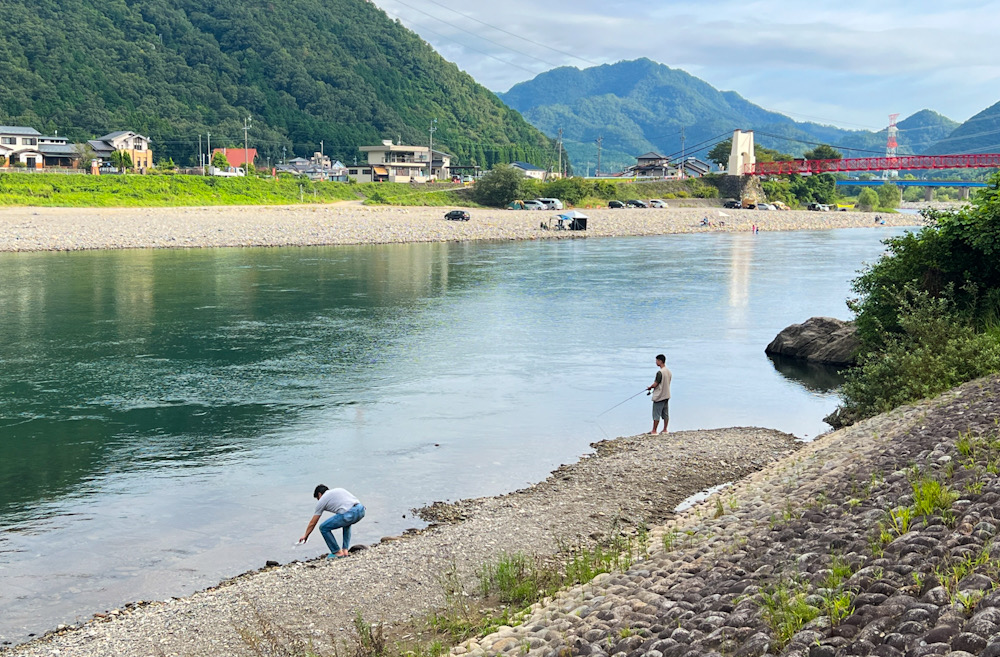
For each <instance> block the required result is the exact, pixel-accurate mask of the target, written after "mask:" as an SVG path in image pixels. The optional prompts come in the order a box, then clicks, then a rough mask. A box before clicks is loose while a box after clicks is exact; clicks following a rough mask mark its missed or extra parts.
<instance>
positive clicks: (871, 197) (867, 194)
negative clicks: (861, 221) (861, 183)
mask: <svg viewBox="0 0 1000 657" xmlns="http://www.w3.org/2000/svg"><path fill="white" fill-rule="evenodd" d="M876 205H878V194H876V193H875V190H874V189H872V188H871V187H865V188H864V189H862V190H861V193H860V194H858V208H859V209H860V210H862V211H864V212H871V211H872V210H874V209H875V206H876Z"/></svg>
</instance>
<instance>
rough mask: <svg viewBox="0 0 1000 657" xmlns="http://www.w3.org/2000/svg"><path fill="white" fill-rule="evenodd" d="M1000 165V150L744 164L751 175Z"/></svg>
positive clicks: (744, 168) (976, 167) (744, 171)
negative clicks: (968, 153)
mask: <svg viewBox="0 0 1000 657" xmlns="http://www.w3.org/2000/svg"><path fill="white" fill-rule="evenodd" d="M993 168H1000V153H977V154H972V155H900V156H896V157H856V158H848V159H843V160H792V161H791V162H756V163H755V164H747V165H746V166H744V167H743V173H744V174H745V175H748V176H787V175H792V174H798V175H800V176H808V175H812V174H817V173H839V172H852V171H853V172H862V171H913V170H930V169H993Z"/></svg>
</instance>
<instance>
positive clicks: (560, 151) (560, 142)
mask: <svg viewBox="0 0 1000 657" xmlns="http://www.w3.org/2000/svg"><path fill="white" fill-rule="evenodd" d="M558 148H559V177H560V178H561V177H562V175H563V170H562V128H559V144H558Z"/></svg>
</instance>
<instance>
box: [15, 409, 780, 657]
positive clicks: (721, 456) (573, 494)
mask: <svg viewBox="0 0 1000 657" xmlns="http://www.w3.org/2000/svg"><path fill="white" fill-rule="evenodd" d="M799 446H800V443H797V442H795V439H794V437H793V436H791V435H790V434H785V433H781V432H778V431H773V430H769V429H758V428H733V429H717V430H711V431H683V432H677V433H672V434H669V435H667V436H661V435H657V436H655V437H653V436H648V435H642V436H635V437H631V438H619V439H616V440H611V441H603V442H600V443H596V444H595V445H594V447H595V448H596V453H595V454H592V455H587V456H584V457H583V458H582V459H581V460H580V461H578V462H577V463H575V464H573V465H566V466H562V467H560V468H559V469H557V470H556V471H555V472H553V473H552V475H551V476H550V477H549V478H548V479H546V480H545V481H543V482H541V483H539V484H536V485H534V486H532V487H530V488H527V489H524V490H520V491H516V492H513V493H510V494H507V495H503V496H499V497H488V498H480V499H474V500H466V501H462V502H457V503H454V504H444V503H435V504H434V505H431V507H428V508H425V509H423V510H421V514H422V515H423V516H424V517H425V519H427V520H430V521H432V522H434V523H435V524H433V525H432V526H431V527H429V528H428V529H425V530H422V531H411V532H410V533H409V535H404V536H402V537H387V538H385V539H383V540H382V541H381V542H380V543H379V544H378V545H375V546H372V547H369V548H368V549H365V550H361V551H358V552H356V553H353V554H352V555H351V556H350V557H349V558H347V559H339V560H334V561H327V560H326V559H319V560H313V561H309V562H295V563H291V564H287V565H284V566H275V567H269V568H265V569H263V570H261V571H255V572H252V573H247V574H244V575H241V576H239V577H235V578H233V579H231V580H228V581H226V582H223V583H222V584H221V585H219V586H218V587H213V588H210V589H207V590H205V591H202V592H199V593H196V594H194V595H192V596H190V597H187V598H183V599H172V600H169V601H154V602H149V601H146V602H139V603H136V604H131V605H126V606H125V607H123V608H122V609H113V610H108V611H102V612H100V613H99V614H97V615H95V616H94V617H93V618H91V619H90V620H88V621H87V622H84V623H82V624H78V625H74V626H71V627H63V628H60V629H58V630H55V631H53V632H51V633H49V634H48V635H46V636H44V637H42V638H40V639H36V640H34V641H32V642H30V643H26V644H22V645H21V646H17V647H9V648H8V649H7V650H9V653H10V654H12V655H18V656H27V655H32V656H43V655H44V656H45V657H50V656H51V655H60V656H61V657H69V656H74V655H75V656H80V657H84V656H86V657H98V656H107V657H124V656H137V657H145V656H147V655H168V656H169V655H240V654H245V653H246V652H247V645H246V644H245V643H244V642H243V641H242V639H241V638H240V636H239V634H238V631H237V629H236V628H237V627H256V622H255V615H256V614H257V613H260V614H262V615H263V616H264V617H265V618H268V619H271V620H272V621H273V622H275V623H276V624H278V625H280V626H282V627H284V628H287V629H288V630H290V631H293V632H296V633H298V634H299V635H300V636H306V637H308V638H310V639H312V640H314V641H316V642H317V644H318V645H323V643H324V641H327V640H328V637H330V635H331V634H332V635H333V636H339V637H343V638H347V637H348V636H349V634H350V627H351V623H352V619H353V618H354V615H355V613H356V611H360V612H361V613H362V614H363V615H364V617H365V619H367V620H370V621H382V622H389V623H395V622H399V621H404V620H406V619H409V618H410V617H411V616H413V615H422V614H426V613H428V612H431V611H433V610H436V609H438V608H440V607H441V606H443V605H444V602H445V601H444V588H443V585H442V580H441V576H442V574H443V573H445V572H448V571H449V569H452V568H454V569H456V571H457V573H458V575H459V576H460V577H461V578H463V579H464V580H465V581H466V583H467V585H468V586H469V587H470V590H473V589H474V586H475V585H474V581H475V573H476V571H477V570H478V568H479V567H480V566H481V565H482V564H484V563H487V562H490V561H495V559H496V558H497V557H498V556H499V555H500V553H501V552H503V551H508V552H514V551H521V552H525V553H532V554H537V555H539V556H546V555H551V554H554V553H555V552H556V551H557V550H558V548H559V545H560V544H562V545H567V544H568V545H573V544H577V543H580V542H584V543H586V544H591V543H593V541H594V540H597V539H600V538H601V537H602V536H604V535H605V534H606V533H608V532H610V531H611V530H612V527H613V525H614V523H615V522H616V520H617V522H618V523H619V526H623V525H624V526H629V525H634V524H635V523H638V522H642V521H644V522H648V523H650V524H656V523H660V522H662V521H663V520H664V519H666V518H669V517H671V516H672V515H673V513H672V510H673V509H674V508H675V507H676V506H677V505H678V504H679V503H680V502H681V501H683V500H684V499H685V498H687V497H689V496H691V495H692V494H694V493H696V492H698V491H702V490H704V489H706V488H709V487H711V486H715V485H717V484H720V483H725V482H729V481H731V480H733V479H734V478H738V477H742V476H745V475H747V474H749V473H752V472H754V471H756V470H759V469H760V468H763V467H765V466H767V465H768V464H770V463H772V462H774V461H775V460H776V459H779V458H782V457H784V456H786V455H788V454H791V453H793V452H794V451H795V450H796V449H797V448H798V447H799ZM362 522H363V521H362ZM317 540H318V539H317ZM0 654H8V653H7V652H4V651H3V650H2V649H0Z"/></svg>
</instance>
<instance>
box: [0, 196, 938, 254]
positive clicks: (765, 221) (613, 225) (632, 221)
mask: <svg viewBox="0 0 1000 657" xmlns="http://www.w3.org/2000/svg"><path fill="white" fill-rule="evenodd" d="M448 209H449V208H409V207H386V206H364V205H360V204H357V203H351V202H348V203H339V204H332V205H315V206H312V205H310V206H302V205H296V206H235V207H234V206H213V207H183V208H141V209H135V208H36V207H8V208H0V251H77V250H84V249H146V248H194V247H263V246H319V245H334V244H393V243H404V242H452V241H468V240H533V239H543V238H549V239H552V238H581V237H613V236H617V237H624V236H632V235H636V236H638V235H665V234H673V233H703V232H713V231H726V232H747V231H749V230H750V227H751V225H752V224H756V225H757V226H758V227H759V229H760V231H762V232H767V231H776V230H826V229H831V228H858V227H872V226H875V225H876V223H875V216H876V215H875V214H873V213H863V212H804V211H786V212H781V211H769V212H761V211H756V210H720V209H718V208H710V207H709V208H706V207H700V208H666V209H652V208H650V209H620V210H609V209H607V208H599V209H593V210H590V209H583V211H584V212H585V213H586V214H587V215H588V216H589V217H590V221H589V222H588V226H587V230H586V231H556V230H542V229H541V228H540V227H539V226H540V223H541V222H543V221H548V220H549V219H550V218H552V217H554V216H555V215H556V214H557V213H556V212H551V211H550V212H543V211H524V210H493V209H482V210H476V209H473V210H471V211H470V212H471V214H472V219H471V220H470V221H468V222H463V221H446V220H445V219H444V213H445V212H446V211H447V210H448ZM720 213H722V214H720ZM881 216H882V218H883V219H884V220H885V222H886V223H885V225H886V226H908V225H914V224H916V223H918V222H919V221H920V219H919V218H918V217H915V216H914V215H909V214H884V215H881ZM704 217H708V219H709V220H710V221H711V222H712V223H713V224H714V225H712V226H701V225H700V222H701V220H702V219H703V218H704ZM723 222H724V224H725V225H722V223H723Z"/></svg>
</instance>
